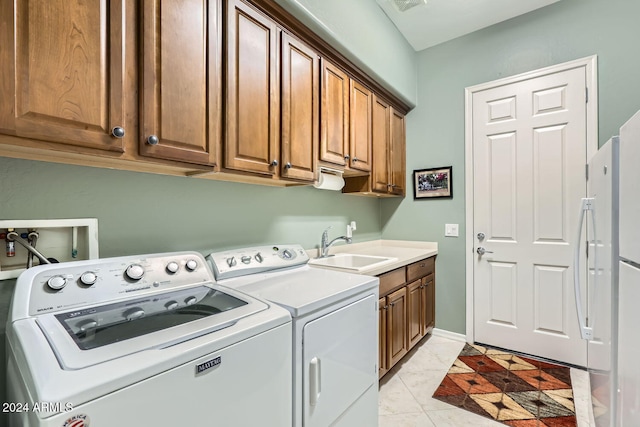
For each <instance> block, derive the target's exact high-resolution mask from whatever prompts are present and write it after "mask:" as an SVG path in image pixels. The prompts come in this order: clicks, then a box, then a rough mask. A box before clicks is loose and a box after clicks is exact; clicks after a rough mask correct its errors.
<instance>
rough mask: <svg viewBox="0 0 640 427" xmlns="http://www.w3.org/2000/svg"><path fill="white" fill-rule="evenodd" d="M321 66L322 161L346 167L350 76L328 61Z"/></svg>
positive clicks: (323, 60)
mask: <svg viewBox="0 0 640 427" xmlns="http://www.w3.org/2000/svg"><path fill="white" fill-rule="evenodd" d="M321 64H322V84H321V91H322V101H321V109H320V117H321V120H322V124H321V128H320V160H322V161H325V162H329V163H333V164H336V165H339V166H346V165H347V159H348V158H349V76H348V75H347V73H345V72H344V71H342V70H341V69H340V68H338V67H336V66H335V65H333V64H332V63H331V62H329V61H327V60H326V59H322V60H321Z"/></svg>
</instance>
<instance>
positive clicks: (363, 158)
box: [348, 80, 373, 172]
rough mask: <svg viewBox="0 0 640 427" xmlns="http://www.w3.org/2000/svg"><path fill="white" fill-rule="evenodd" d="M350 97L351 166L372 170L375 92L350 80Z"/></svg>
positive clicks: (352, 167) (366, 170)
mask: <svg viewBox="0 0 640 427" xmlns="http://www.w3.org/2000/svg"><path fill="white" fill-rule="evenodd" d="M349 87H350V91H349V92H350V94H351V95H350V99H349V104H350V108H349V130H350V134H349V135H350V138H349V165H348V166H349V168H351V169H357V170H361V171H365V172H368V171H370V170H371V119H372V117H371V102H372V97H373V94H372V93H371V91H370V90H369V89H367V88H366V87H364V86H362V85H361V84H360V83H358V82H356V81H354V80H350V85H349Z"/></svg>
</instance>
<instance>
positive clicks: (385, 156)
mask: <svg viewBox="0 0 640 427" xmlns="http://www.w3.org/2000/svg"><path fill="white" fill-rule="evenodd" d="M390 113H391V106H390V105H389V104H388V103H387V102H386V101H384V100H382V99H381V98H379V97H377V96H375V95H374V97H373V127H372V139H373V147H372V149H373V170H372V171H371V188H372V190H373V191H376V192H380V193H387V192H388V189H389V188H390V186H391V183H390V182H389V181H390V180H389V171H390V169H389V145H390V139H391V134H390V130H391V129H390V128H391V123H390V120H389V118H390Z"/></svg>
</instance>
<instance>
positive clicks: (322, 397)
mask: <svg viewBox="0 0 640 427" xmlns="http://www.w3.org/2000/svg"><path fill="white" fill-rule="evenodd" d="M207 258H208V260H209V262H210V263H211V265H212V268H213V270H214V274H215V275H216V279H217V281H218V283H219V284H223V285H224V286H227V287H230V288H233V289H238V290H240V291H242V292H246V293H249V294H251V295H253V296H256V297H258V298H262V299H265V300H267V301H272V302H274V303H276V304H278V305H280V306H282V307H284V308H286V309H287V310H288V311H289V313H291V316H292V317H293V335H292V342H293V364H292V371H293V384H292V393H293V425H294V426H295V427H302V426H305V427H316V426H317V427H328V426H345V427H354V426H367V427H372V426H377V425H378V294H379V291H378V284H379V279H378V278H375V277H367V276H361V275H357V274H350V273H343V272H338V271H331V270H323V269H319V268H311V267H309V266H307V265H306V263H307V261H308V260H309V257H308V256H307V254H306V253H305V251H304V250H303V249H302V247H300V246H299V245H274V246H262V247H254V248H247V249H238V250H230V251H225V252H216V253H212V254H210V255H209V256H208V257H207Z"/></svg>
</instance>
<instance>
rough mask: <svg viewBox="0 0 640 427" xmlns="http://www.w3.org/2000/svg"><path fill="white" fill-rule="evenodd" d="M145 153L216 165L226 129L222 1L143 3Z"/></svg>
mask: <svg viewBox="0 0 640 427" xmlns="http://www.w3.org/2000/svg"><path fill="white" fill-rule="evenodd" d="M141 13H142V20H141V22H142V73H141V75H140V86H141V99H140V154H143V155H145V156H150V157H156V158H162V159H171V160H178V161H184V162H188V163H196V164H202V165H215V164H216V162H217V161H218V159H217V150H218V147H219V140H220V137H219V134H220V85H221V83H220V82H221V80H220V61H221V58H220V55H221V52H220V39H221V37H220V35H221V25H220V6H219V1H217V0H209V1H206V0H181V1H177V2H175V1H173V2H172V1H161V0H144V1H143V2H142V11H141Z"/></svg>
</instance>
